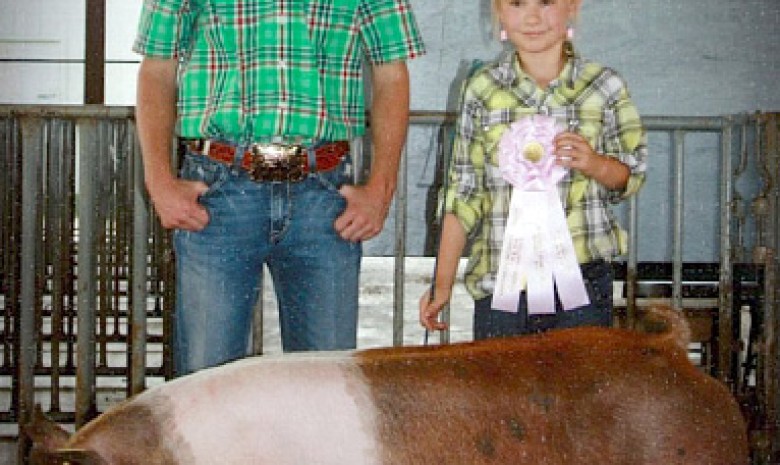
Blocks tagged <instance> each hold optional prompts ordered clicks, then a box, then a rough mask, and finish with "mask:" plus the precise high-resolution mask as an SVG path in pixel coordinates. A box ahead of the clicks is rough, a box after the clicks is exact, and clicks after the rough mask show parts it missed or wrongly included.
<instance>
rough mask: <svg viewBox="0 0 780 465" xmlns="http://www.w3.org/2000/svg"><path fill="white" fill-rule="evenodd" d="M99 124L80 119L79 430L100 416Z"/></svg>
mask: <svg viewBox="0 0 780 465" xmlns="http://www.w3.org/2000/svg"><path fill="white" fill-rule="evenodd" d="M98 130H99V122H98V120H96V119H81V120H79V142H80V144H79V145H80V150H79V154H78V156H79V185H78V188H79V192H78V197H77V202H76V212H77V216H78V229H79V239H78V241H79V243H78V278H77V283H78V284H77V286H78V313H77V314H78V329H77V336H76V351H77V366H76V427H81V426H83V425H84V424H85V423H87V422H88V421H89V420H90V419H91V418H92V417H94V415H95V414H96V413H97V408H96V405H95V404H96V393H95V362H96V357H95V316H96V313H97V311H96V306H97V298H96V296H97V287H96V283H97V260H96V257H95V251H96V250H97V247H96V246H97V244H96V237H97V234H96V232H97V212H96V211H95V210H96V205H95V200H96V199H95V198H96V193H97V187H98V186H97V182H98V176H97V169H96V168H97V167H98V166H99V161H100V160H99V158H100V147H99V144H98V140H99V139H98Z"/></svg>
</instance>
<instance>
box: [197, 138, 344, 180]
mask: <svg viewBox="0 0 780 465" xmlns="http://www.w3.org/2000/svg"><path fill="white" fill-rule="evenodd" d="M185 144H186V146H187V148H188V149H189V150H190V151H192V152H194V153H198V154H200V155H205V156H207V157H209V158H212V159H214V160H217V161H220V162H222V163H225V164H228V165H234V164H236V158H237V157H238V155H240V152H239V149H238V147H236V146H235V145H233V144H229V143H225V142H219V141H214V140H209V139H190V140H187V141H185ZM313 152H314V159H315V163H314V166H313V167H310V166H309V165H310V164H309V158H308V153H307V148H306V147H305V146H303V145H296V144H277V143H268V144H252V145H250V146H249V147H247V148H246V151H245V152H244V154H243V156H242V157H241V162H240V165H239V166H240V167H241V168H243V169H244V170H246V171H247V173H248V174H249V177H250V178H251V179H253V180H255V181H258V182H264V181H272V182H284V181H287V182H298V181H301V180H303V179H304V178H305V177H306V175H307V174H308V173H309V171H310V170H311V171H315V172H317V171H319V172H322V171H329V170H332V169H333V168H335V167H336V166H338V164H339V162H341V159H342V158H343V157H344V155H346V154H347V153H348V152H349V142H346V141H338V142H327V143H325V144H322V145H319V146H317V147H315V148H314V149H313Z"/></svg>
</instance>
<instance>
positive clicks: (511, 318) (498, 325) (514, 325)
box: [474, 260, 614, 339]
mask: <svg viewBox="0 0 780 465" xmlns="http://www.w3.org/2000/svg"><path fill="white" fill-rule="evenodd" d="M580 269H581V270H582V278H583V280H584V281H585V288H586V289H587V291H588V296H589V297H590V304H589V305H585V306H583V307H578V308H575V309H572V310H564V309H563V307H562V306H561V302H560V300H558V298H557V294H556V298H555V313H554V314H542V315H529V314H528V300H527V298H526V294H525V291H523V292H522V293H521V294H520V301H519V302H518V305H517V312H516V313H511V312H505V311H502V310H495V309H493V308H492V307H491V303H492V299H493V297H492V296H488V297H485V298H482V299H480V300H477V301H475V302H474V339H488V338H493V337H506V336H515V335H520V334H531V333H540V332H544V331H548V330H551V329H560V328H573V327H577V326H605V327H608V326H611V325H612V307H613V305H612V282H613V280H614V272H613V271H612V265H611V264H609V263H608V262H605V261H603V260H598V261H595V262H592V263H585V264H582V265H580Z"/></svg>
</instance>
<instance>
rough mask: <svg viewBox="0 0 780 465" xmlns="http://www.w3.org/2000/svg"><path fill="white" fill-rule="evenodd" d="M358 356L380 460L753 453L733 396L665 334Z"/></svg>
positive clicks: (575, 336) (639, 460)
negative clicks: (746, 442) (368, 392)
mask: <svg viewBox="0 0 780 465" xmlns="http://www.w3.org/2000/svg"><path fill="white" fill-rule="evenodd" d="M661 340H663V342H662V343H660V344H659V343H658V341H661ZM360 357H361V368H362V370H363V373H364V376H365V377H366V380H367V382H368V383H369V385H370V386H371V392H372V394H371V395H372V398H373V402H374V405H375V408H376V411H377V414H376V415H375V417H376V422H377V426H378V428H379V431H380V437H382V438H383V442H382V445H383V449H382V451H383V456H382V459H383V460H384V463H394V464H417V463H419V464H423V463H447V464H464V465H465V464H489V463H507V464H508V463H512V464H517V463H520V464H525V463H528V464H569V463H610V464H613V463H626V464H631V465H642V464H659V463H664V464H667V463H668V464H673V463H679V464H703V463H707V464H714V465H717V464H729V465H734V464H740V463H745V460H744V457H746V456H747V452H746V448H745V447H744V435H745V431H744V425H743V423H742V421H741V418H739V411H738V409H737V407H736V403H734V402H733V400H732V399H731V396H730V395H729V393H728V392H727V391H726V389H725V388H723V387H722V386H721V385H720V384H719V383H718V382H716V381H715V380H714V379H711V378H709V377H708V376H706V375H704V374H702V373H700V372H699V371H698V370H697V369H696V368H695V367H693V366H692V365H691V364H690V362H689V361H688V360H687V355H686V354H685V352H684V351H682V350H681V349H679V347H678V346H676V345H675V344H673V343H670V341H669V339H668V338H666V339H664V338H663V337H660V338H659V337H655V336H645V335H642V334H640V333H635V332H631V331H621V330H611V329H599V328H581V329H575V330H562V331H554V332H550V333H547V334H544V335H539V336H526V337H519V338H509V339H504V340H501V339H496V340H493V341H482V342H478V343H472V344H464V345H451V346H442V347H435V348H409V349H405V350H401V351H398V350H396V349H391V350H387V349H382V350H375V351H367V352H364V353H362V354H360ZM705 407H706V408H705Z"/></svg>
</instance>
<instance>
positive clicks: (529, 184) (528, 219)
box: [493, 115, 590, 314]
mask: <svg viewBox="0 0 780 465" xmlns="http://www.w3.org/2000/svg"><path fill="white" fill-rule="evenodd" d="M558 132H559V129H558V125H557V124H556V121H555V119H554V118H552V117H548V116H543V115H533V116H530V117H526V118H523V119H521V120H518V121H516V122H514V123H512V124H511V125H510V126H509V127H508V128H507V130H506V131H505V132H504V134H503V135H502V137H501V140H500V141H499V147H498V161H499V171H500V173H501V176H502V177H503V178H504V179H505V180H506V181H507V182H509V183H510V184H511V185H512V187H513V189H512V198H511V201H510V206H509V215H508V217H507V223H506V228H505V231H504V237H503V240H502V246H501V257H500V261H499V267H498V273H497V276H496V284H495V290H494V292H493V308H496V309H499V310H505V311H509V312H516V311H517V305H518V302H519V299H520V293H521V292H522V291H523V290H525V291H526V295H527V300H528V313H529V314H534V313H555V289H556V288H557V289H558V297H559V299H560V301H561V304H562V306H563V308H564V309H565V310H571V309H573V308H577V307H581V306H583V305H587V304H589V303H590V299H589V298H588V293H587V291H586V290H585V284H584V283H583V279H582V273H581V272H580V268H579V264H578V263H577V257H576V254H575V252H574V246H573V245H572V240H571V235H570V234H569V230H568V226H567V224H566V218H565V215H564V211H563V206H562V205H561V200H560V198H559V196H558V189H557V185H558V182H559V181H560V180H561V179H563V178H564V177H565V176H566V169H565V168H563V167H562V166H559V165H558V164H557V163H556V162H555V157H554V156H553V153H552V152H553V139H554V138H555V135H556V134H557V133H558Z"/></svg>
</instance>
